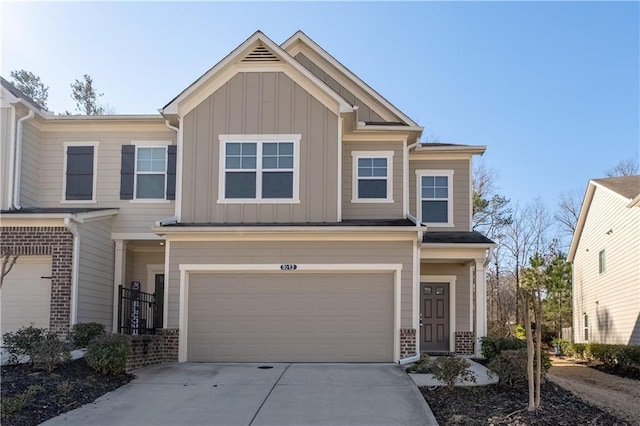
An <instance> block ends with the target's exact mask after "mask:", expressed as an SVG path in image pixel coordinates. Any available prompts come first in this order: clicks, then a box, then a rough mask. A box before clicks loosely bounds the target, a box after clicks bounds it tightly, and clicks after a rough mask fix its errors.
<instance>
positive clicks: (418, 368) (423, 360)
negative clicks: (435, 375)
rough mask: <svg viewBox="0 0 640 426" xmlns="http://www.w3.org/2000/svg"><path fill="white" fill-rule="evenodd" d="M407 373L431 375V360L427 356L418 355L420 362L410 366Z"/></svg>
mask: <svg viewBox="0 0 640 426" xmlns="http://www.w3.org/2000/svg"><path fill="white" fill-rule="evenodd" d="M407 373H416V374H431V373H432V371H431V358H429V355H427V354H424V353H423V354H421V355H420V361H418V362H416V363H415V364H412V365H410V366H409V368H407Z"/></svg>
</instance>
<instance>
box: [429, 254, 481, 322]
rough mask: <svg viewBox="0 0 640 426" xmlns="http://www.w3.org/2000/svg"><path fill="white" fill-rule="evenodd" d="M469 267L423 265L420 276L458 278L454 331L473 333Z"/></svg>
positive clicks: (436, 264)
mask: <svg viewBox="0 0 640 426" xmlns="http://www.w3.org/2000/svg"><path fill="white" fill-rule="evenodd" d="M470 274H471V272H470V268H469V267H468V266H461V265H459V264H455V263H422V264H421V265H420V275H421V276H422V275H455V276H456V303H455V307H456V329H455V330H453V331H471V324H472V322H473V321H472V315H473V312H472V311H470V310H469V307H470V306H471V305H470V303H471V298H472V296H471V276H470Z"/></svg>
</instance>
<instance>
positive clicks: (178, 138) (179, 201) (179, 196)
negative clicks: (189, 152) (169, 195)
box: [164, 119, 182, 221]
mask: <svg viewBox="0 0 640 426" xmlns="http://www.w3.org/2000/svg"><path fill="white" fill-rule="evenodd" d="M164 124H165V126H167V127H168V128H169V129H171V130H173V131H174V132H176V146H177V149H176V189H175V192H176V195H175V201H174V203H175V210H174V212H175V217H176V221H179V220H180V213H181V212H180V210H181V208H182V190H181V185H182V167H181V166H180V163H181V162H182V130H181V129H182V119H180V127H176V126H172V125H171V123H170V122H169V120H164Z"/></svg>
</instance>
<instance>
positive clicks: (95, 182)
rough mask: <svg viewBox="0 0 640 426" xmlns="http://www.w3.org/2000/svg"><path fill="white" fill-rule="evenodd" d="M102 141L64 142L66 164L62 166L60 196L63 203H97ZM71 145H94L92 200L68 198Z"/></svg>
mask: <svg viewBox="0 0 640 426" xmlns="http://www.w3.org/2000/svg"><path fill="white" fill-rule="evenodd" d="M99 145H100V142H98V141H77V142H76V141H74V142H63V143H62V146H63V149H64V153H63V157H64V160H63V161H64V166H63V167H62V169H63V170H62V197H61V198H60V203H61V204H86V203H92V204H95V203H97V202H98V198H97V195H96V191H97V189H98V146H99ZM70 146H92V147H93V189H92V191H91V199H90V200H67V149H68V148H69V147H70Z"/></svg>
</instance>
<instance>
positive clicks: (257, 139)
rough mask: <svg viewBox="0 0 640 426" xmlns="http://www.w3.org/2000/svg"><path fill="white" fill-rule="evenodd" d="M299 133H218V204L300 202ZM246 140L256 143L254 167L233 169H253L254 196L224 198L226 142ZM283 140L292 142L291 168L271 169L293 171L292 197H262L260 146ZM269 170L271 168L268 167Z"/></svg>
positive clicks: (300, 136)
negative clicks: (254, 174)
mask: <svg viewBox="0 0 640 426" xmlns="http://www.w3.org/2000/svg"><path fill="white" fill-rule="evenodd" d="M301 139H302V135H301V134H269V135H256V134H246V135H243V134H234V135H218V140H219V142H220V143H219V144H218V145H219V155H218V160H219V161H218V173H219V175H218V200H217V203H218V204H300V140H301ZM234 142H246V143H255V144H256V168H255V169H233V170H236V171H238V170H239V171H242V170H246V171H254V172H255V173H256V198H225V179H226V174H227V169H226V163H225V159H226V149H227V143H234ZM273 142H285V143H292V144H293V169H292V170H291V169H273V171H276V170H282V171H285V172H292V173H293V188H292V190H293V192H292V195H293V196H292V198H262V176H263V168H262V147H263V145H264V144H265V143H273ZM270 171H271V169H270Z"/></svg>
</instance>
